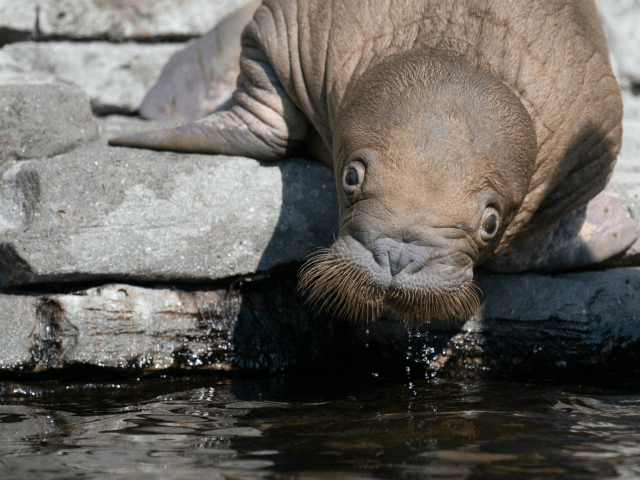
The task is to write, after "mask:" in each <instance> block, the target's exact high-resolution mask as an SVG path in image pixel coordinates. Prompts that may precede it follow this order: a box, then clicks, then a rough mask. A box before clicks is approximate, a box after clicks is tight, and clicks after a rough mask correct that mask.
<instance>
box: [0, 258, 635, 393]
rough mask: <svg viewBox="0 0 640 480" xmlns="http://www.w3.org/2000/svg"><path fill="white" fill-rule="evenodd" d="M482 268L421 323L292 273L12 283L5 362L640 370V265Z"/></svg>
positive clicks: (164, 367) (442, 371) (1, 343)
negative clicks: (168, 281)
mask: <svg viewBox="0 0 640 480" xmlns="http://www.w3.org/2000/svg"><path fill="white" fill-rule="evenodd" d="M476 277H477V280H478V282H479V283H480V286H481V287H482V290H483V292H484V296H483V299H482V309H481V311H480V313H479V314H478V315H477V316H476V317H473V318H472V319H470V320H469V321H467V322H460V323H458V324H455V323H450V324H440V323H436V322H432V323H429V324H424V325H420V326H418V327H406V326H404V325H402V324H400V323H397V322H394V321H393V320H392V319H390V318H382V319H379V320H377V321H375V322H370V323H369V324H365V323H357V324H347V323H345V322H336V321H334V320H332V319H330V318H327V317H325V316H324V315H323V314H322V313H321V312H318V311H310V310H309V309H307V308H306V307H304V306H303V304H302V299H300V298H297V297H296V296H295V294H294V290H295V283H296V282H295V277H294V274H292V273H291V274H286V275H284V276H280V277H277V278H272V279H269V280H263V281H259V282H256V283H246V282H245V283H244V284H242V283H236V284H235V286H234V287H233V288H230V287H226V288H219V289H207V288H202V287H198V288H194V289H175V288H167V287H164V288H162V287H157V288H145V287H140V286H132V285H125V284H112V285H105V286H102V287H97V288H92V289H89V290H84V291H79V292H75V293H65V294H49V295H33V296H29V295H26V294H20V295H17V294H8V293H5V294H4V295H0V306H1V307H2V310H0V369H2V370H4V371H5V372H6V373H7V374H8V373H12V374H20V373H23V374H24V373H37V372H47V371H60V370H61V369H65V368H68V367H95V368H109V369H114V370H116V371H122V372H126V373H127V374H138V373H144V372H169V371H193V370H199V369H203V370H218V371H231V372H247V371H270V372H278V371H288V372H301V373H305V374H312V373H323V372H324V373H336V372H340V373H345V372H348V371H351V372H360V373H362V372H364V373H366V374H370V373H380V374H384V375H400V376H402V375H406V370H407V367H409V369H410V370H411V372H412V375H428V376H433V375H439V376H454V377H460V376H465V375H474V376H476V375H477V376H485V377H491V378H511V379H518V380H530V379H538V380H549V379H571V380H573V381H576V380H577V379H582V381H584V382H589V381H590V380H593V379H594V378H596V377H599V376H608V377H615V376H616V375H626V376H628V375H638V373H640V366H639V364H638V357H639V356H640V269H639V268H620V269H612V270H608V271H603V272H582V273H569V274H563V275H553V276H544V275H534V274H523V275H498V274H489V273H485V272H482V271H480V272H478V274H477V276H476ZM413 378H417V377H415V376H414V377H413Z"/></svg>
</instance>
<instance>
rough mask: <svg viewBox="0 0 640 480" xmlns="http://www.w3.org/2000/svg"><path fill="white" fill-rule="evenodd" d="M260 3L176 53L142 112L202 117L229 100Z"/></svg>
mask: <svg viewBox="0 0 640 480" xmlns="http://www.w3.org/2000/svg"><path fill="white" fill-rule="evenodd" d="M259 5H260V2H259V1H258V2H251V3H249V4H247V5H245V6H243V7H242V8H240V9H238V10H236V11H235V12H234V13H232V14H231V15H229V16H228V17H226V18H225V19H224V20H222V21H221V22H220V23H218V24H217V25H216V26H215V27H214V28H213V29H212V30H210V31H209V32H208V33H206V34H205V35H204V36H202V37H200V38H199V39H197V40H195V41H193V42H191V43H190V44H189V45H188V46H187V47H186V48H184V49H183V50H180V51H179V52H178V53H176V54H175V55H174V56H173V57H171V59H170V60H169V63H167V65H166V66H165V67H164V68H163V69H162V73H161V74H160V78H159V79H158V81H157V82H156V84H155V85H154V86H153V87H152V88H151V90H149V92H148V93H147V94H146V95H145V97H144V100H143V101H142V104H141V105H140V108H139V114H140V116H141V117H143V118H147V119H149V120H161V121H175V122H179V123H186V122H191V121H195V120H199V119H201V118H203V117H205V116H206V115H208V114H210V113H212V112H213V111H215V110H216V109H217V108H218V107H220V106H221V105H223V104H224V103H225V102H227V101H228V100H229V98H230V97H231V95H232V93H233V91H234V90H235V85H236V78H237V76H238V73H239V63H238V60H239V58H240V53H241V49H242V48H241V44H240V36H241V34H242V30H243V29H244V27H245V26H246V25H247V23H249V21H250V20H251V18H252V17H253V14H254V12H255V10H256V9H257V8H258V6H259Z"/></svg>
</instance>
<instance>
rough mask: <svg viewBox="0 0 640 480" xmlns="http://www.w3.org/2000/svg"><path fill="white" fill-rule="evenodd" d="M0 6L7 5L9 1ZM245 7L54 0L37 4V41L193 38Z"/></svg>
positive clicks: (158, 0) (238, 2) (171, 0)
mask: <svg viewBox="0 0 640 480" xmlns="http://www.w3.org/2000/svg"><path fill="white" fill-rule="evenodd" d="M3 1H4V2H6V3H9V1H8V0H3ZM247 1H248V0H224V1H215V2H212V1H210V0H181V1H178V2H176V1H175V0H138V1H136V2H122V0H102V1H99V2H95V1H93V2H87V1H86V0H57V1H55V2H40V13H39V27H40V35H41V36H43V37H56V38H59V37H66V38H70V39H72V38H77V39H87V38H91V39H95V38H105V37H106V38H109V39H111V40H123V39H125V40H126V39H136V40H142V39H144V40H150V39H156V40H163V39H174V38H178V39H185V38H192V37H197V36H199V35H203V34H204V33H206V32H207V31H209V30H210V29H212V28H213V27H214V26H215V24H216V23H218V22H219V21H220V20H222V19H223V18H224V17H225V16H227V15H228V14H230V13H231V12H233V11H234V10H236V9H237V8H240V7H241V6H242V5H244V4H245V3H247ZM30 3H31V2H30ZM12 4H13V3H12Z"/></svg>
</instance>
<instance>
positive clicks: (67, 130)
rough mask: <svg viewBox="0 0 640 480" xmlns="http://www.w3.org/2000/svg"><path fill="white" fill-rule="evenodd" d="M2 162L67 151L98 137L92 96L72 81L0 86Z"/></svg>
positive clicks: (49, 155) (0, 144)
mask: <svg viewBox="0 0 640 480" xmlns="http://www.w3.org/2000/svg"><path fill="white" fill-rule="evenodd" d="M0 125H2V130H1V132H0V164H1V163H5V162H7V161H10V160H17V159H28V158H42V157H51V156H54V155H59V154H61V153H65V152H68V151H70V150H72V149H73V148H76V147H77V146H78V145H81V144H83V143H87V142H90V141H94V140H97V139H98V137H99V130H98V124H97V123H96V122H95V120H94V118H93V114H92V113H91V106H90V105H89V99H88V98H87V96H86V95H85V94H84V92H83V91H82V90H80V89H78V88H77V87H74V86H73V85H61V84H51V85H3V86H0Z"/></svg>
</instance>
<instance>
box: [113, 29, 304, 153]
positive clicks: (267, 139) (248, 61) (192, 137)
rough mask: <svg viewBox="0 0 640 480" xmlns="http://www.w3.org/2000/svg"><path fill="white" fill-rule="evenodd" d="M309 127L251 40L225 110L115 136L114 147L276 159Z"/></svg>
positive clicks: (296, 143) (259, 49) (293, 147)
mask: <svg viewBox="0 0 640 480" xmlns="http://www.w3.org/2000/svg"><path fill="white" fill-rule="evenodd" d="M308 127H309V121H308V120H307V118H306V117H305V115H304V114H303V113H302V111H301V110H300V109H299V108H298V107H297V106H296V105H295V103H294V102H293V101H292V100H291V98H290V97H289V96H288V94H287V92H286V91H285V90H284V88H283V87H282V85H281V83H280V81H279V80H278V77H277V76H276V74H275V72H274V70H273V67H272V66H271V64H270V63H269V59H268V58H267V56H266V55H265V53H264V51H263V50H262V48H261V47H260V46H259V45H258V44H257V43H256V42H255V41H253V40H252V39H246V40H245V44H244V45H243V50H242V57H241V58H240V75H239V76H238V81H237V87H236V90H235V92H234V93H233V97H232V100H231V102H230V105H229V106H228V107H227V109H226V110H223V111H218V112H215V113H212V114H211V115H208V116H206V117H204V118H202V119H200V120H197V121H195V122H192V123H187V124H185V125H181V126H178V127H174V128H169V129H164V130H154V131H151V132H143V133H138V134H134V135H128V136H122V137H117V138H112V139H110V140H109V144H111V145H114V146H123V147H137V148H149V149H152V150H170V151H175V152H193V153H211V154H222V155H240V156H246V157H252V158H257V159H260V160H277V159H280V158H283V157H286V156H287V155H290V154H291V153H292V152H293V151H294V150H295V148H296V147H297V146H298V145H300V143H301V142H302V141H303V140H304V139H305V137H306V136H307V132H308Z"/></svg>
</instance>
